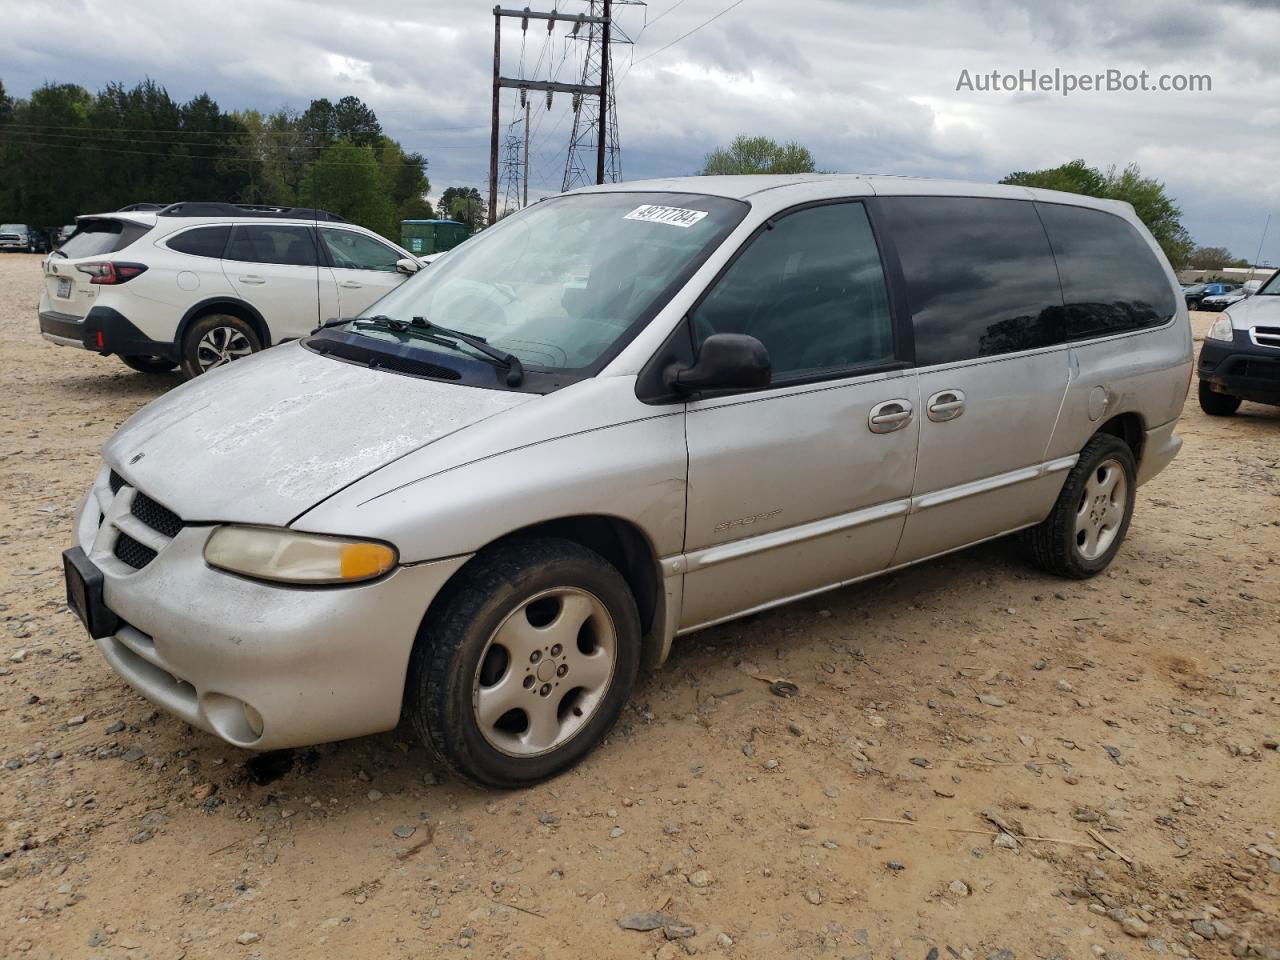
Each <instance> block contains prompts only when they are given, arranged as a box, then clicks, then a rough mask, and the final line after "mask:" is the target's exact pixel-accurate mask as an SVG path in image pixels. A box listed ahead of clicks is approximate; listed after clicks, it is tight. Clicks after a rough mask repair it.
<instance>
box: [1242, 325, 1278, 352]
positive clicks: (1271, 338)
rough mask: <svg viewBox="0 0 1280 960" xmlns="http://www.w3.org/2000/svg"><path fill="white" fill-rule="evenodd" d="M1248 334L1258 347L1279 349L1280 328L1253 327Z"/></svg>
mask: <svg viewBox="0 0 1280 960" xmlns="http://www.w3.org/2000/svg"><path fill="white" fill-rule="evenodd" d="M1249 332H1250V333H1251V334H1252V335H1253V342H1254V343H1256V344H1257V345H1258V346H1260V347H1276V348H1277V349H1280V327H1254V328H1253V329H1252V330H1250V331H1249Z"/></svg>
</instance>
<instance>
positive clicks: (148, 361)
mask: <svg viewBox="0 0 1280 960" xmlns="http://www.w3.org/2000/svg"><path fill="white" fill-rule="evenodd" d="M120 359H121V361H122V362H123V363H124V365H125V366H126V367H128V368H129V369H131V370H137V371H138V372H139V373H168V372H169V371H170V370H172V369H173V368H174V367H176V366H177V364H176V363H174V362H173V361H172V360H170V359H168V358H167V357H121V358H120Z"/></svg>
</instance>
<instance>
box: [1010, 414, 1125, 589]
mask: <svg viewBox="0 0 1280 960" xmlns="http://www.w3.org/2000/svg"><path fill="white" fill-rule="evenodd" d="M1137 473H1138V471H1137V464H1136V463H1135V461H1134V459H1133V451H1132V450H1130V449H1129V445H1128V444H1127V443H1125V442H1124V441H1123V440H1121V439H1120V438H1119V437H1116V436H1113V435H1111V434H1109V433H1101V434H1098V435H1097V436H1095V437H1094V438H1093V439H1092V440H1090V441H1089V442H1088V443H1087V444H1085V446H1084V449H1083V450H1081V451H1080V459H1079V460H1078V461H1076V465H1075V466H1074V467H1072V468H1071V472H1070V473H1068V474H1067V479H1066V482H1065V483H1064V484H1063V485H1062V492H1061V493H1059V494H1058V499H1057V502H1056V503H1054V505H1053V511H1052V512H1051V513H1050V514H1049V516H1048V517H1047V518H1046V519H1045V520H1044V521H1043V522H1041V523H1040V524H1038V525H1036V526H1034V527H1032V528H1031V529H1030V530H1028V531H1026V534H1025V541H1026V544H1027V546H1028V547H1029V548H1030V552H1031V556H1032V559H1033V560H1035V562H1036V564H1037V565H1038V566H1040V567H1042V568H1043V569H1045V570H1047V571H1048V572H1049V573H1054V574H1057V575H1058V576H1060V577H1071V578H1072V579H1075V580H1086V579H1088V578H1089V577H1092V576H1094V575H1096V574H1098V573H1101V572H1102V571H1103V570H1105V569H1106V568H1107V566H1108V565H1109V564H1110V563H1111V561H1112V559H1113V558H1114V557H1115V555H1116V553H1117V552H1118V551H1119V549H1120V544H1121V543H1123V542H1124V538H1125V534H1126V533H1128V532H1129V520H1130V519H1131V518H1132V517H1133V503H1134V497H1135V493H1136V491H1137Z"/></svg>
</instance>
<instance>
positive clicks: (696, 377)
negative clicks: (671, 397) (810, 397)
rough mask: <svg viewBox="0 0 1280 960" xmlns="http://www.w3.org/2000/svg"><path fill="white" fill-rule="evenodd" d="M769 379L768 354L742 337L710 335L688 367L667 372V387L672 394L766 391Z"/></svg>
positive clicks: (758, 343)
mask: <svg viewBox="0 0 1280 960" xmlns="http://www.w3.org/2000/svg"><path fill="white" fill-rule="evenodd" d="M770 377H771V367H770V363H769V351H768V350H766V349H765V346H764V344H763V343H761V342H760V341H759V340H757V339H756V338H755V337H750V336H747V335H746V334H745V333H713V334H712V335H711V336H709V337H707V339H706V340H704V341H702V349H700V350H699V351H698V359H697V360H696V361H695V362H694V364H693V366H691V367H674V368H672V369H670V370H668V372H667V378H666V379H667V385H668V386H669V387H670V388H671V390H672V391H673V392H675V393H693V392H695V391H698V390H747V389H751V388H753V387H767V386H768V385H769V380H770Z"/></svg>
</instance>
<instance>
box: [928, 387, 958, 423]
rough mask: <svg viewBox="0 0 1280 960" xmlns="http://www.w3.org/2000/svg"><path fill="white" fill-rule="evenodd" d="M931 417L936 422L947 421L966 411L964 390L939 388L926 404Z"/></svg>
mask: <svg viewBox="0 0 1280 960" xmlns="http://www.w3.org/2000/svg"><path fill="white" fill-rule="evenodd" d="M925 409H926V410H927V411H928V413H929V419H930V420H932V421H933V422H934V423H946V422H947V421H948V420H954V419H955V418H956V417H958V416H960V415H961V414H962V413H964V391H963V390H939V391H938V392H937V393H935V394H934V395H933V396H932V397H930V398H929V402H928V403H927V404H926V405H925Z"/></svg>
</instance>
